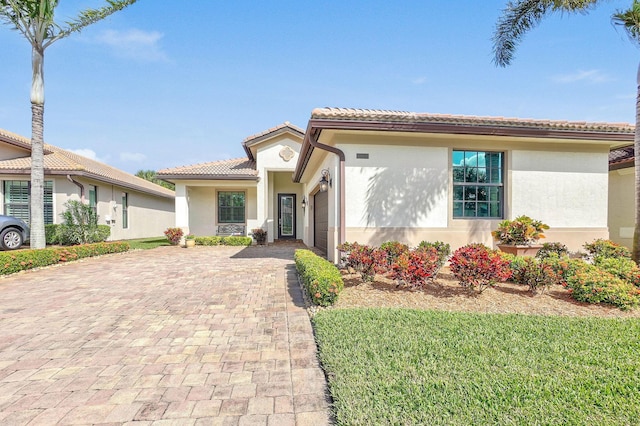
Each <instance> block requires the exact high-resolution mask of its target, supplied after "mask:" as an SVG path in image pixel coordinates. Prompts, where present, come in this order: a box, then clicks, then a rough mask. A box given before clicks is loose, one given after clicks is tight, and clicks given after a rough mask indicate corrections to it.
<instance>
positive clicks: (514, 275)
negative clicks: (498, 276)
mask: <svg viewBox="0 0 640 426" xmlns="http://www.w3.org/2000/svg"><path fill="white" fill-rule="evenodd" d="M499 253H500V256H501V257H502V258H503V259H504V260H505V261H507V262H509V270H510V271H511V272H510V278H509V279H510V280H511V281H513V282H514V283H517V284H524V277H523V275H522V274H523V271H524V269H525V268H526V265H527V263H526V261H525V256H517V255H515V254H510V253H504V252H499Z"/></svg>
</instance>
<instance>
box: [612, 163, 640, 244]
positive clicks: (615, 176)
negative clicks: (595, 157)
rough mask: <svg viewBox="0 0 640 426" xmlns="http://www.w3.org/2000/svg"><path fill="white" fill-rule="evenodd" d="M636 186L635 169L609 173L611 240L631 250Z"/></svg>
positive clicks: (629, 168) (630, 168) (628, 168)
mask: <svg viewBox="0 0 640 426" xmlns="http://www.w3.org/2000/svg"><path fill="white" fill-rule="evenodd" d="M634 186H635V176H634V168H633V167H627V168H625V169H620V170H613V171H611V172H609V233H610V237H609V238H610V239H611V240H612V241H614V242H616V243H618V244H622V245H624V246H626V247H629V248H632V246H633V231H634V224H635V189H634Z"/></svg>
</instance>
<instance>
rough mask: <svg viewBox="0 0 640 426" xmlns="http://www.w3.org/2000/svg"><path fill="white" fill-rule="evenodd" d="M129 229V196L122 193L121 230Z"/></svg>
mask: <svg viewBox="0 0 640 426" xmlns="http://www.w3.org/2000/svg"><path fill="white" fill-rule="evenodd" d="M128 227H129V194H127V193H126V192H123V193H122V229H127V228H128Z"/></svg>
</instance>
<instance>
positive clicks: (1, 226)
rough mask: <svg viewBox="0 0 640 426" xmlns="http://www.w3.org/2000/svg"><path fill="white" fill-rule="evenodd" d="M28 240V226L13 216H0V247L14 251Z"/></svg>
mask: <svg viewBox="0 0 640 426" xmlns="http://www.w3.org/2000/svg"><path fill="white" fill-rule="evenodd" d="M28 240H29V225H27V224H26V223H25V222H24V221H23V220H21V219H18V218H15V217H13V216H5V215H0V247H2V249H3V250H16V249H19V248H20V247H22V244H24V242H25V241H28Z"/></svg>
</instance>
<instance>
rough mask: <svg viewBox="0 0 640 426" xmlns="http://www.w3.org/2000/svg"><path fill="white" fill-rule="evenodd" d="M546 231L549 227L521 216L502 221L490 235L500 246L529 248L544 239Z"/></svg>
mask: <svg viewBox="0 0 640 426" xmlns="http://www.w3.org/2000/svg"><path fill="white" fill-rule="evenodd" d="M546 229H549V225H545V224H544V223H542V222H541V221H539V220H535V219H531V218H530V217H529V216H524V215H522V216H518V217H516V218H515V219H514V220H503V221H502V222H500V223H499V224H498V229H496V230H495V231H493V232H492V233H491V235H493V238H495V239H496V240H498V241H499V242H500V243H501V244H510V245H517V246H529V245H531V244H534V243H535V242H537V241H538V240H539V239H540V238H544V231H545V230H546Z"/></svg>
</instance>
